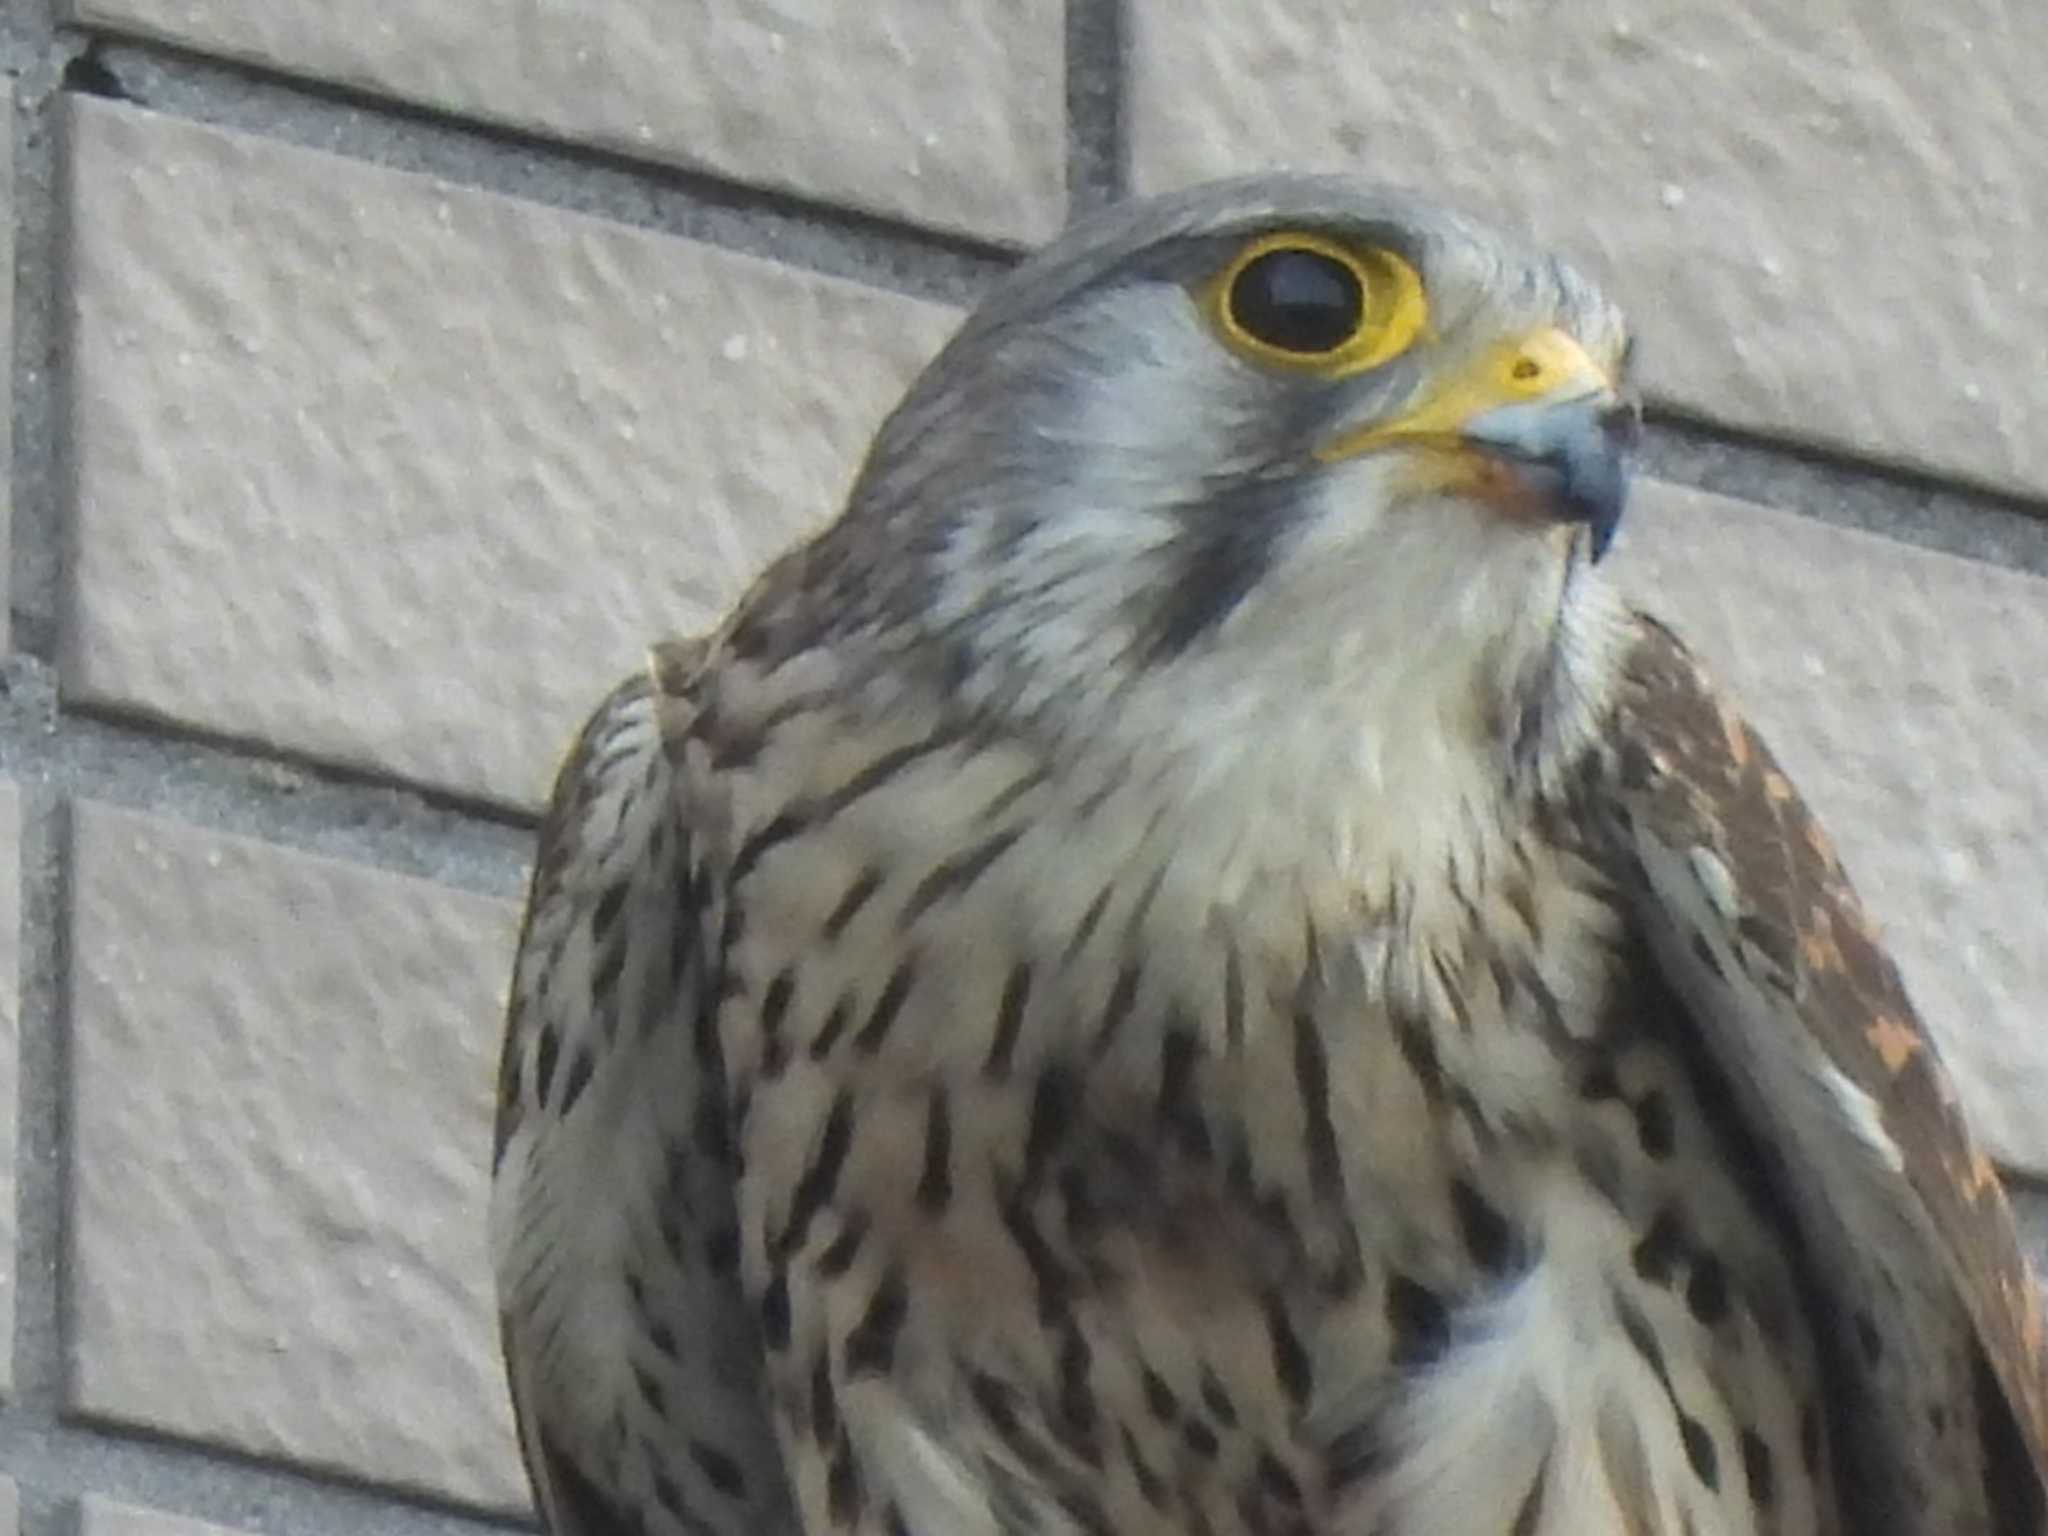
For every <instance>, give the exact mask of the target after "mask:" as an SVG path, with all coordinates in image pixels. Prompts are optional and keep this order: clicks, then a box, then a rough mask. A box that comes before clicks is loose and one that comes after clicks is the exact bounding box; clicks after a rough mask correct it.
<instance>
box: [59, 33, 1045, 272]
mask: <svg viewBox="0 0 2048 1536" xmlns="http://www.w3.org/2000/svg"><path fill="white" fill-rule="evenodd" d="M88 51H89V54H90V58H91V60H92V62H93V65H94V72H93V76H92V80H93V93H94V94H98V95H102V96H111V97H114V98H116V99H120V100H126V101H129V102H131V103H132V104H134V105H136V106H139V107H143V108H145V109H147V110H150V111H155V112H163V113H167V114H170V115H172V116H175V117H179V118H183V119H185V120H186V121H189V122H197V123H204V124H207V125H210V126H213V127H218V128H226V129H231V130H235V131H237V132H242V133H248V134H254V135H259V136H261V137H263V138H267V139H271V140H275V141H278V142H281V143H286V144H295V145H298V146H300V147H302V148H306V149H315V150H321V151H325V152H327V153H330V154H337V155H345V156H348V157H349V158H351V159H356V160H362V161H366V162H368V163H370V164H373V165H379V166H383V167H385V168H387V169H391V170H398V171H409V172H413V173H415V174H419V175H425V176H432V177H435V178H438V179H439V180H442V181H446V182H449V183H452V184H454V185H457V186H461V187H465V188H469V189H472V190H476V191H483V192H495V193H498V194H500V195H502V196H505V197H513V198H518V199H520V200H521V201H524V202H530V203H538V204H541V205H543V206H546V207H550V208H557V209H561V210H564V211H566V212H571V213H584V214H590V215H593V216H595V217H598V218H604V219H609V220H611V221H613V222H615V223H621V224H627V225H630V226H633V227H636V228H640V229H647V230H652V231H656V232H659V233H663V234H672V235H680V236H682V237H684V238H686V239H690V240H697V241H701V242H703V243H705V244H709V245H716V246H720V247H723V248H725V249H728V250H733V251H737V252H741V253H743V254H746V255H751V256H759V257H764V258H767V259H769V260H772V261H776V262H780V263H783V264H785V265H789V266H794V267H798V268H803V269H807V270H809V271H813V272H817V273H820V274H823V275H825V276H829V277H839V278H845V279H848V280H850V281H853V282H858V283H864V284H866V285H867V286H869V287H873V288H881V289H885V290H889V291H892V292H897V293H902V294H906V295H908V296H910V297H913V298H922V299H928V300H933V301H936V302H938V303H945V304H956V305H965V304H969V303H972V302H973V300H974V298H975V296H976V295H977V294H979V293H980V292H981V291H982V289H983V288H985V287H986V286H987V285H988V283H989V281H990V280H991V279H993V278H994V277H995V276H996V275H997V274H999V273H1001V272H1002V271H1003V270H1004V269H1005V268H1007V267H1008V266H1010V265H1011V264H1012V263H1013V262H1014V261H1015V260H1016V259H1017V257H1018V256H1019V255H1021V254H1022V249H1021V248H1020V247H1012V246H1007V245H1005V244H1003V243H1002V242H1000V241H997V240H985V239H978V238H974V237H972V236H968V235H958V234H951V233H948V232H946V231H943V230H935V229H929V228H925V227H923V226H920V225H916V224H912V223H910V222H908V221H905V220H900V219H897V218H893V217H891V216H888V215H885V214H876V213H868V212H863V211H861V210H859V209H856V208H853V207H850V206H841V205H835V204H831V203H827V202H823V201H818V200H812V199H808V198H804V197H800V196H798V195H796V194H794V193H785V192H778V191H775V190H773V189H771V188H764V187H758V186H754V185H751V184H748V183H745V182H741V181H737V180H732V179H729V178H726V177H723V176H720V175H716V174H713V173H711V172H706V171H697V170H691V169H688V168H685V167H681V166H676V165H670V164H666V163H664V162H662V161H658V160H652V159H646V158H641V157H635V156H629V155H626V154H624V153H622V152H618V151H612V150H606V149H603V148H599V147H595V146H591V145H584V144H576V143H572V142H571V141H569V140H567V139H555V138H550V137H548V136H547V135H545V134H544V133H542V132H539V131H534V130H528V129H523V128H517V127H510V126H505V125H501V124H496V123H491V122H488V121H485V120H482V119H479V118H472V117H458V116H455V115H452V114H450V113H447V112H443V111H439V110H436V109H434V108H432V107H427V106H423V105H421V104H419V103H417V102H411V101H406V100H402V99H400V98H397V97H392V96H378V95H372V94H370V93H369V92H367V91H363V90H356V89H352V88H348V87H344V86H339V85H336V84H334V83H333V82H330V81H324V80H319V79H314V78H312V77H302V76H298V75H290V74H285V73H283V72H280V71H277V70H272V69H267V68H264V67H262V66H259V65H254V64H246V63H239V62H235V61H232V60H226V59H220V58H215V57H212V56H210V55H204V54H199V53H194V52H190V51H188V50H186V49H183V48H180V47H177V46H175V45H172V44H169V43H163V42H157V41H154V40H141V39H136V38H129V37H121V36H115V35H110V34H103V35H100V36H98V37H96V38H95V39H94V41H93V42H92V44H91V46H90V49H89V50H88Z"/></svg>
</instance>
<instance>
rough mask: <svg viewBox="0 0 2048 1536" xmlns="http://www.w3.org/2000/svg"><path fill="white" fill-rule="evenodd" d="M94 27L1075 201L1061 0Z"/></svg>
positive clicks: (599, 124) (393, 10) (325, 11)
mask: <svg viewBox="0 0 2048 1536" xmlns="http://www.w3.org/2000/svg"><path fill="white" fill-rule="evenodd" d="M75 8H76V10H77V11H78V12H79V14H80V15H81V16H82V17H83V18H84V19H85V20H86V21H87V22H89V23H92V24H94V25H99V26H107V27H117V28H121V29H124V30H131V31H135V32H140V33H144V34H147V35H149V36H153V37H161V38H167V39H169V40H171V41H172V42H176V43H179V44H182V45H183V46H185V47H189V48H196V49H199V50H201V51H204V52H209V53H219V54H223V55H226V56H228V57H231V58H237V59H246V60H249V61H252V62H255V63H258V64H263V65H266V66H270V67H274V68H278V69H285V70H290V71H293V72H294V73H299V74H307V75H316V76H319V77H321V78H324V79H328V80H333V81H336V82H339V83H341V84H344V85H348V86H351V87H356V88H360V89H366V90H371V91H380V92H386V93H389V94H391V95H394V96H402V97H405V98H408V99H410V100H413V101H418V102H424V103H425V104H426V105H428V106H431V107H436V108H439V109H441V110H443V111H447V112H451V113H457V114H460V115H463V116H467V117H477V118H483V119H487V120H490V121H494V122H500V123H507V124H510V125H512V126H513V127H517V128H526V129H532V130H536V131H538V132H540V133H544V134H549V135H553V136H558V137H561V138H567V139H576V140H581V141H583V142H585V143H589V144H595V145H600V146H602V147H603V148H606V149H611V150H616V151H618V152H620V153H622V154H627V155H633V156H638V157H642V158H647V159H656V160H664V161H669V162H672V163H675V164H678V165H685V166H691V167H695V168H699V169H703V170H708V171H712V172H715V173H717V174H719V175H725V176H732V177H736V178H739V179H742V180H747V181H758V182H762V183H765V184H767V185H769V186H772V187H779V188H784V189H787V190H789V191H792V192H797V193H802V194H807V195H811V196H816V197H822V198H827V199H831V200H834V201H843V202H846V203H850V204H853V205H855V206H858V207H862V208H868V209H873V210H875V211H878V212H882V213H896V214H902V215H904V216H906V217H908V218H912V219H917V220H921V221H924V222H927V223H931V224H936V225H940V226H943V227H946V228H949V229H955V230H960V231H963V232H966V233H969V234H976V235H984V236H988V237H990V238H995V239H1012V240H1027V241H1029V240H1038V239H1043V238H1044V237H1046V236H1047V235H1050V234H1051V233H1052V232H1053V231H1054V230H1055V229H1057V228H1058V227H1059V223H1060V217H1061V212H1062V210H1063V208H1064V205H1065V192H1064V189H1063V186H1062V171H1063V166H1064V154H1065V115H1064V114H1065V89H1064V86H1063V83H1062V79H1063V28H1062V21H1061V8H1060V6H1059V4H1058V3H1057V0H1021V3H1020V0H970V3H967V4H955V5H951V6H947V7H944V8H943V9H941V8H938V7H934V6H932V5H931V4H929V3H927V0H867V3H865V4H862V5H834V6H820V5H787V4H784V5H759V4H756V5H733V4H731V3H729V0H724V3H721V0H606V3H605V4H603V5H588V4H578V3H575V0H515V3H513V4H509V5H508V4H504V3H502V0H402V3H399V4H391V3H388V0H207V3H206V4H204V5H192V4H189V3H185V0H75Z"/></svg>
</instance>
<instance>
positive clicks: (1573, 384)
mask: <svg viewBox="0 0 2048 1536" xmlns="http://www.w3.org/2000/svg"><path fill="white" fill-rule="evenodd" d="M1612 388H1613V384H1612V381H1611V380H1610V379H1609V378H1608V375H1607V373H1606V371H1605V370H1604V369H1602V368H1601V367H1600V366H1599V365H1598V364H1597V363H1595V362H1594V361H1593V359H1592V358H1591V357H1589V356H1587V354H1586V349H1585V348H1584V347H1582V346H1580V345H1579V344H1578V342H1576V341H1574V340H1573V339H1572V338H1571V337H1570V336H1567V335H1566V334H1565V333H1564V332H1563V331H1561V330H1558V329H1556V328H1555V327H1549V328H1546V329H1544V330H1540V331H1535V332H1532V333H1530V334H1529V335H1527V336H1521V337H1517V338H1515V339H1514V340H1512V341H1504V342H1500V343H1498V344H1497V345H1495V346H1492V347H1489V348H1487V349H1486V350H1485V351H1484V352H1482V353H1481V354H1480V355H1479V356H1478V358H1477V359H1475V360H1474V361H1473V363H1472V364H1471V365H1470V366H1469V367H1465V368H1461V369H1459V370H1458V371H1457V372H1456V373H1454V374H1452V375H1451V376H1450V377H1449V378H1447V379H1445V380H1444V381H1443V383H1442V384H1441V385H1440V386H1439V387H1437V388H1435V389H1432V390H1429V391H1428V392H1426V393H1425V394H1424V395H1423V397H1422V399H1421V400H1420V401H1419V402H1418V403H1417V404H1416V406H1415V408H1414V409H1413V410H1410V411H1408V412H1406V413H1404V414H1402V415H1400V416H1396V417H1393V418H1392V419H1390V420H1387V421H1380V422H1373V423H1370V424H1369V425H1366V426H1363V427H1360V428H1358V429H1357V430H1356V431H1352V432H1347V433H1345V434H1343V435H1342V436H1341V437H1338V438H1336V439H1335V440H1334V441H1332V442H1329V443H1325V444H1324V445H1323V446H1322V447H1321V448H1318V449H1317V450H1316V457H1317V458H1318V459H1320V460H1322V461H1323V462H1324V463H1326V464H1328V463H1333V462H1334V461H1336V460H1338V459H1347V458H1350V457H1352V456H1353V455H1354V454H1360V453H1365V452H1367V451H1369V450H1371V449H1374V448H1378V447H1381V446H1383V445H1385V444H1387V443H1391V442H1396V441H1401V440H1407V441H1411V442H1413V441H1418V440H1420V441H1429V440H1432V439H1435V440H1438V441H1446V442H1447V441H1451V440H1454V439H1456V438H1457V436H1458V434H1459V432H1460V431H1461V430H1462V429H1463V428H1464V426H1465V424H1466V423H1467V422H1469V421H1471V420H1472V418H1473V417H1475V416H1479V415H1481V414H1483V413H1485V412H1487V411H1490V410H1493V409H1495V408H1496V407H1498V406H1503V405H1519V404H1521V403H1522V402H1524V401H1529V400H1541V399H1544V398H1546V397H1550V398H1555V399H1558V400H1564V399H1567V398H1571V397H1575V396H1578V395H1583V394H1593V393H1596V392H1599V391H1607V390H1611V389H1612Z"/></svg>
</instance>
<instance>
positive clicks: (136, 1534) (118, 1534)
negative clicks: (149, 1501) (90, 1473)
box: [10, 1493, 234, 1536]
mask: <svg viewBox="0 0 2048 1536" xmlns="http://www.w3.org/2000/svg"><path fill="white" fill-rule="evenodd" d="M78 1513H79V1520H78V1527H79V1531H80V1533H81V1536H234V1533H233V1532H231V1531H230V1530H229V1529H228V1527H226V1526H220V1525H209V1524H207V1522H205V1521H204V1520H192V1519H188V1518H187V1517H185V1516H184V1515H168V1514H165V1513H164V1512H163V1511H162V1510H160V1509H141V1508H138V1507H137V1506H135V1505H133V1504H122V1503H118V1502H116V1501H115V1500H113V1499H109V1498H103V1497H101V1496H100V1495H99V1494H96V1493H88V1494H87V1495H86V1496H85V1497H84V1498H82V1499H80V1500H79V1510H78ZM10 1536H11V1533H10Z"/></svg>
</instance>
